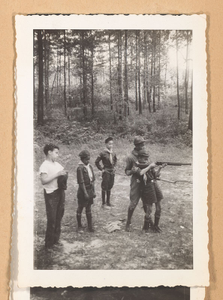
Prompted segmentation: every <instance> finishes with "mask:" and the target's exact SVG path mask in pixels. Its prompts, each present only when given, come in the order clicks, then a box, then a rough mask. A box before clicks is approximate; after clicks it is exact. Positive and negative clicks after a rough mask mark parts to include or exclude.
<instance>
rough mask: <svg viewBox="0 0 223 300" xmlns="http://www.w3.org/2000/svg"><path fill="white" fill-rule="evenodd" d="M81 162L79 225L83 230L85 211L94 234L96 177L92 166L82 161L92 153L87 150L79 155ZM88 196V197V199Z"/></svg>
mask: <svg viewBox="0 0 223 300" xmlns="http://www.w3.org/2000/svg"><path fill="white" fill-rule="evenodd" d="M79 156H80V158H81V161H80V162H79V164H78V168H77V183H78V184H79V188H78V191H77V199H78V208H77V223H78V228H79V229H81V228H82V225H81V214H82V211H83V209H84V208H85V211H86V218H87V222H88V229H89V231H91V232H93V231H94V230H93V227H92V215H91V205H92V204H93V198H95V191H94V181H95V175H94V171H93V168H92V166H91V165H90V164H89V163H88V164H87V165H85V164H84V163H83V162H82V159H84V158H86V157H89V158H90V153H89V152H88V151H87V150H83V151H81V152H80V154H79ZM86 195H87V196H88V197H86Z"/></svg>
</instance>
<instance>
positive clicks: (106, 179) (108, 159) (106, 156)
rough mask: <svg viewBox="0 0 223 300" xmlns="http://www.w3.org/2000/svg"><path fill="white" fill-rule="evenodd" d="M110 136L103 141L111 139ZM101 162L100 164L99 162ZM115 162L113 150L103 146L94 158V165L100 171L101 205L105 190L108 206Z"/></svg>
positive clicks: (115, 157) (103, 201)
mask: <svg viewBox="0 0 223 300" xmlns="http://www.w3.org/2000/svg"><path fill="white" fill-rule="evenodd" d="M112 140H113V139H112V138H108V139H106V140H105V142H106V143H107V142H109V141H112ZM100 162H102V165H103V166H101V164H100ZM116 163H117V156H116V154H115V153H114V152H113V151H110V150H109V149H107V148H105V149H104V151H102V152H101V153H100V154H99V156H98V157H97V159H96V160H95V165H96V166H97V168H98V169H99V170H100V171H102V172H103V173H102V183H101V189H102V205H104V204H105V192H106V194H107V205H108V206H110V205H111V204H110V195H111V189H112V188H113V185H114V179H115V170H114V168H115V166H116Z"/></svg>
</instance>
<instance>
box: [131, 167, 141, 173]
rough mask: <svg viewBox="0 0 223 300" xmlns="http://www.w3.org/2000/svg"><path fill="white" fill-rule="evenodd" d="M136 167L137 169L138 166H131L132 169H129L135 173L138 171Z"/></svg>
mask: <svg viewBox="0 0 223 300" xmlns="http://www.w3.org/2000/svg"><path fill="white" fill-rule="evenodd" d="M138 169H139V168H138V167H136V166H133V167H132V169H131V171H132V173H133V174H134V173H136V172H137V171H138Z"/></svg>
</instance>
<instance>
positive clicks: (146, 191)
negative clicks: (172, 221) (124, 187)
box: [136, 149, 163, 232]
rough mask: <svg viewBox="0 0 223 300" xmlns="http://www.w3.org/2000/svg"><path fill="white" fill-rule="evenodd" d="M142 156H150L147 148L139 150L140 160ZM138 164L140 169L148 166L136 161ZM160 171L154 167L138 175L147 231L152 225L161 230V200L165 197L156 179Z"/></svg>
mask: <svg viewBox="0 0 223 300" xmlns="http://www.w3.org/2000/svg"><path fill="white" fill-rule="evenodd" d="M140 157H146V158H148V157H149V154H148V153H147V152H146V151H145V149H143V150H140V151H139V152H138V160H140ZM147 165H148V163H147ZM136 166H137V167H139V168H140V169H144V168H145V167H146V165H144V166H143V165H142V164H140V163H138V162H137V163H136ZM159 173H160V169H159V170H158V171H155V169H154V168H152V169H150V170H148V171H147V172H146V173H145V174H144V175H137V176H138V178H139V181H140V193H141V198H142V202H143V208H144V211H145V218H144V226H143V230H145V231H148V229H149V227H151V228H152V229H153V230H154V231H155V232H160V231H161V229H160V228H159V226H158V225H159V219H160V214H161V205H160V201H161V200H162V199H163V194H162V191H161V189H160V187H159V185H158V184H157V181H156V179H157V178H158V177H159ZM153 203H155V206H156V211H155V221H154V224H153V222H152V219H151V213H152V205H153Z"/></svg>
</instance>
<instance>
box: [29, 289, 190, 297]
mask: <svg viewBox="0 0 223 300" xmlns="http://www.w3.org/2000/svg"><path fill="white" fill-rule="evenodd" d="M48 299H49V300H50V299H53V300H63V299H67V300H69V299H70V300H71V299H75V300H104V299H106V300H163V299H165V300H189V299H190V288H187V287H174V288H166V287H158V288H102V289H94V288H82V289H74V288H66V289H62V288H54V289H49V288H48V289H44V288H32V289H31V300H48Z"/></svg>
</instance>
